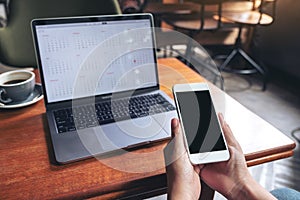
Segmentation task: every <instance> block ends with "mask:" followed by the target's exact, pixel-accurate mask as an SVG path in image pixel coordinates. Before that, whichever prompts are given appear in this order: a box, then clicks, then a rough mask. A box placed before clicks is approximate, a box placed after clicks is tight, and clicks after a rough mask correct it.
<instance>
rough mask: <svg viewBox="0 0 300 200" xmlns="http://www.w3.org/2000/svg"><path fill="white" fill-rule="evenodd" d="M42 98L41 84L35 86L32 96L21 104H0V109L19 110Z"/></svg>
mask: <svg viewBox="0 0 300 200" xmlns="http://www.w3.org/2000/svg"><path fill="white" fill-rule="evenodd" d="M43 97H44V95H43V92H42V86H41V84H35V87H34V90H33V92H32V94H31V95H30V96H29V97H28V98H27V99H25V100H24V101H21V102H11V103H7V104H2V103H1V104H0V108H21V107H25V106H29V105H31V104H34V103H36V102H38V101H39V100H41V99H42V98H43Z"/></svg>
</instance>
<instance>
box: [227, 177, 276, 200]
mask: <svg viewBox="0 0 300 200" xmlns="http://www.w3.org/2000/svg"><path fill="white" fill-rule="evenodd" d="M227 198H228V199H232V200H233V199H240V200H243V199H252V200H260V199H265V200H273V199H275V197H273V196H272V195H271V194H270V193H269V192H268V191H266V190H265V189H264V188H263V187H262V186H261V185H260V184H259V183H257V182H256V181H255V180H254V179H253V177H252V176H251V175H250V174H249V175H247V176H246V177H245V178H244V179H242V180H241V181H240V182H239V183H238V184H236V185H235V187H234V188H233V189H232V190H231V192H230V193H229V195H228V197H227Z"/></svg>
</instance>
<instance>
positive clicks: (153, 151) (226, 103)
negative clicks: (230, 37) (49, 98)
mask: <svg viewBox="0 0 300 200" xmlns="http://www.w3.org/2000/svg"><path fill="white" fill-rule="evenodd" d="M159 63H160V66H159V75H160V80H161V83H162V89H163V90H165V91H166V92H167V93H168V94H169V95H171V90H170V88H171V86H172V85H173V84H175V83H183V82H199V81H203V79H202V78H201V77H200V76H199V75H198V74H196V73H195V72H194V71H192V70H190V69H189V68H187V67H186V66H185V65H184V64H182V63H181V62H179V61H178V60H176V59H173V58H171V59H160V60H159ZM213 99H214V100H215V101H216V102H215V104H216V109H217V110H218V111H223V112H224V113H225V118H226V119H227V121H228V123H229V124H230V125H231V127H232V129H233V132H234V134H235V136H236V137H237V139H238V141H239V142H240V143H241V146H242V148H243V150H244V152H245V156H246V159H247V163H248V165H249V166H251V165H258V164H261V163H265V162H270V161H273V160H277V159H281V158H285V157H289V156H291V155H292V154H293V148H294V147H295V143H294V142H293V141H292V140H290V139H289V138H288V137H286V136H285V135H284V134H282V133H281V132H279V131H278V130H277V129H275V128H274V127H272V126H271V125H270V124H268V123H267V122H265V121H264V120H262V119H261V118H259V117H258V116H256V115H255V114H253V113H252V112H250V111H249V110H247V109H246V108H245V107H243V106H242V105H240V104H239V103H238V102H236V101H235V100H233V99H232V98H231V97H229V96H228V95H226V94H225V93H223V92H222V91H220V90H219V89H216V88H213ZM0 122H1V123H0V188H1V189H0V199H54V198H55V199H56V198H63V199H75V198H76V199H82V198H91V197H95V196H98V197H101V199H115V198H125V197H134V198H137V195H138V196H139V197H147V196H151V195H156V194H162V193H164V192H166V176H165V166H164V159H163V152H162V151H163V148H164V146H165V145H166V142H162V143H160V144H157V145H152V146H148V147H145V148H141V149H138V150H134V151H131V152H128V153H125V154H123V155H119V156H114V157H110V156H106V157H101V158H98V159H96V158H92V159H87V160H85V161H80V162H76V163H72V164H67V165H63V166H59V165H55V164H53V153H52V148H51V141H50V138H49V132H48V127H47V123H46V116H45V108H44V102H43V101H40V102H38V103H36V104H34V105H32V106H29V107H25V108H21V109H15V110H3V109H2V110H0ZM112 166H113V167H112Z"/></svg>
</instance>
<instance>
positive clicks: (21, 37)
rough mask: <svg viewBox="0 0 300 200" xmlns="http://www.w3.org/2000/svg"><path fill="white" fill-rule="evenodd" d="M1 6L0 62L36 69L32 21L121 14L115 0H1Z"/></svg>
mask: <svg viewBox="0 0 300 200" xmlns="http://www.w3.org/2000/svg"><path fill="white" fill-rule="evenodd" d="M4 1H5V2H4ZM1 2H2V3H3V2H4V5H7V4H8V2H9V5H8V6H7V8H8V12H7V25H6V26H5V27H3V28H0V62H2V63H3V64H5V65H10V66H15V67H28V66H36V60H35V53H34V47H33V41H32V35H31V29H30V22H31V20H32V19H34V18H46V17H67V16H84V15H103V14H119V13H121V11H120V8H119V4H118V2H117V0H89V1H85V0H10V1H9V0H1ZM1 2H0V3H1Z"/></svg>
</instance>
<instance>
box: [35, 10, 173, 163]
mask: <svg viewBox="0 0 300 200" xmlns="http://www.w3.org/2000/svg"><path fill="white" fill-rule="evenodd" d="M31 25H32V33H33V38H34V45H35V51H36V57H37V62H38V67H39V72H40V77H41V81H42V86H43V93H44V101H45V107H46V115H47V120H48V125H49V130H50V135H51V141H52V146H53V151H54V155H55V159H56V161H57V162H58V163H60V164H65V163H69V162H73V161H78V160H82V159H86V158H89V157H93V156H98V155H103V154H104V155H106V154H108V153H109V155H110V154H111V153H112V152H119V151H127V150H128V149H131V148H136V147H140V146H143V145H146V144H151V143H154V142H158V141H162V140H166V139H168V138H170V137H171V127H170V121H171V119H172V118H173V117H177V114H176V111H175V108H174V103H173V101H172V99H170V98H169V97H168V95H166V94H165V93H164V92H162V91H161V90H159V79H158V69H157V60H156V49H155V35H154V28H153V17H152V15H151V14H133V15H108V16H88V17H70V18H51V19H35V20H33V21H32V24H31Z"/></svg>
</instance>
